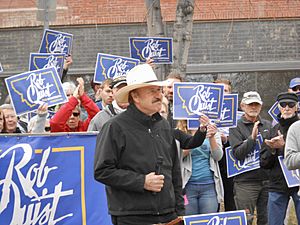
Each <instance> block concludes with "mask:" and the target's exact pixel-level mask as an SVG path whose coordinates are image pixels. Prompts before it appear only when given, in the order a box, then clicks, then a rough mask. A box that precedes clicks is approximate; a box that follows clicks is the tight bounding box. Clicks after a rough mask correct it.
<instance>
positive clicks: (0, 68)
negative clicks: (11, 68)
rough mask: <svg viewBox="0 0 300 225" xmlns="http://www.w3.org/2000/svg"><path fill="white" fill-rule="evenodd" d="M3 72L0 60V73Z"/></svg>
mask: <svg viewBox="0 0 300 225" xmlns="http://www.w3.org/2000/svg"><path fill="white" fill-rule="evenodd" d="M2 72H3V68H2V65H1V62H0V73H2Z"/></svg>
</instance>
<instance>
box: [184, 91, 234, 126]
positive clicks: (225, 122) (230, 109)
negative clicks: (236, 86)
mask: <svg viewBox="0 0 300 225" xmlns="http://www.w3.org/2000/svg"><path fill="white" fill-rule="evenodd" d="M237 110H238V94H225V95H224V101H223V107H222V111H221V117H220V119H219V120H214V121H213V120H212V122H213V123H215V124H216V126H217V127H218V128H230V127H236V125H237V120H238V117H237V112H238V111H237ZM187 126H188V129H189V130H194V129H198V127H199V126H200V121H199V120H188V124H187ZM227 130H228V129H227Z"/></svg>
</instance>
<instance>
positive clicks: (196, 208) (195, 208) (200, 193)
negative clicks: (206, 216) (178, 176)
mask: <svg viewBox="0 0 300 225" xmlns="http://www.w3.org/2000/svg"><path fill="white" fill-rule="evenodd" d="M185 190H186V197H187V199H188V204H187V205H186V206H185V214H186V215H195V214H203V213H215V212H217V211H218V200H217V193H216V190H215V184H214V183H213V184H190V183H187V185H186V186H185Z"/></svg>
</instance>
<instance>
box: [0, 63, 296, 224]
mask: <svg viewBox="0 0 300 225" xmlns="http://www.w3.org/2000/svg"><path fill="white" fill-rule="evenodd" d="M182 81H183V78H182V77H181V76H180V75H178V74H174V73H172V74H170V75H169V76H168V77H167V78H166V80H165V81H158V79H157V77H156V75H155V73H154V71H153V69H152V67H151V64H148V63H146V64H141V65H138V66H136V67H134V68H133V69H132V70H130V71H129V72H128V74H127V76H126V77H118V78H116V79H114V80H111V79H107V80H105V81H104V82H103V83H102V84H96V83H94V82H92V83H91V87H92V88H93V90H94V94H95V95H94V96H93V97H90V96H88V95H87V94H86V92H85V90H84V80H83V79H82V78H78V79H77V84H74V83H72V82H64V83H63V89H64V91H65V93H66V95H67V96H68V102H66V103H65V104H62V105H60V106H57V107H55V108H54V109H53V108H52V109H51V110H50V109H48V106H47V104H42V105H40V106H39V108H38V110H37V112H36V116H34V117H32V118H31V119H30V120H28V118H22V117H18V116H17V115H16V113H15V111H14V109H13V107H12V105H11V104H10V103H9V101H8V102H6V103H5V104H3V105H1V106H0V132H1V133H6V134H7V133H44V132H85V131H97V132H99V133H98V136H97V144H96V150H95V163H94V175H95V179H96V180H97V181H99V182H101V183H103V184H105V186H106V193H107V198H108V208H109V213H110V214H111V217H112V222H113V224H118V225H120V224H122V225H123V224H124V225H125V224H130V225H134V224H166V223H168V222H170V221H172V220H174V219H176V218H177V217H178V216H183V215H195V214H205V213H216V212H219V211H220V210H221V203H224V209H223V210H225V211H233V210H245V211H246V214H247V221H248V224H252V222H253V220H254V218H255V216H256V218H257V224H258V225H266V224H270V225H277V224H278V225H282V224H284V221H285V219H286V216H287V213H286V212H287V209H288V205H289V201H290V199H292V200H293V202H294V204H295V211H296V215H297V219H298V221H300V196H299V193H298V191H299V187H294V188H289V187H288V186H287V183H286V181H285V178H284V175H283V172H282V170H281V167H280V164H279V161H278V156H283V157H284V162H285V163H286V165H287V168H288V169H290V170H294V169H300V141H299V140H300V139H299V137H300V121H299V117H298V96H297V94H296V93H297V92H299V91H300V78H299V77H297V78H294V79H292V80H291V82H290V85H289V89H288V90H287V92H284V93H279V94H278V96H277V99H276V100H277V102H278V107H279V110H280V113H279V114H278V115H277V117H278V123H277V124H276V125H275V126H272V121H268V120H265V119H263V118H261V116H260V112H261V109H262V105H263V100H262V99H261V97H260V95H259V93H257V92H256V91H250V92H246V93H244V94H243V97H242V100H241V103H240V108H241V110H242V111H243V112H244V115H243V116H242V117H241V119H239V120H238V123H237V127H235V128H230V129H229V136H228V135H225V134H224V133H222V132H220V131H219V130H218V128H217V127H216V125H215V124H214V123H213V122H211V121H210V119H209V118H208V117H207V116H206V115H205V114H203V115H201V116H200V117H199V121H200V126H199V128H198V130H188V128H187V121H186V120H178V121H177V120H174V119H173V83H174V82H182ZM214 83H218V84H223V85H224V92H225V93H231V90H232V87H231V82H230V81H228V80H216V81H214ZM83 109H84V111H85V112H86V114H87V115H86V116H85V118H84V119H82V118H83V117H82V116H81V115H82V113H83ZM51 111H54V112H55V113H54V115H53V116H50V114H51ZM26 120H27V121H26ZM258 134H261V135H262V138H263V144H262V146H261V150H260V154H259V159H260V168H259V169H256V170H252V171H248V172H245V173H242V174H239V175H236V176H235V177H234V178H228V177H227V169H226V159H225V148H226V147H228V146H231V148H232V151H233V155H234V156H235V157H236V159H238V160H241V161H242V160H245V158H246V157H247V155H248V154H249V153H250V152H251V151H252V150H253V149H254V148H255V145H256V138H257V135H258ZM255 212H256V214H255ZM298 223H299V222H298Z"/></svg>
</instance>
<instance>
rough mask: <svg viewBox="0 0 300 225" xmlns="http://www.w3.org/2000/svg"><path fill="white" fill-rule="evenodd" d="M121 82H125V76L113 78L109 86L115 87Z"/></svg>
mask: <svg viewBox="0 0 300 225" xmlns="http://www.w3.org/2000/svg"><path fill="white" fill-rule="evenodd" d="M121 84H127V81H126V76H120V77H117V78H114V80H113V82H112V83H111V84H110V88H117V87H118V86H120V85H121Z"/></svg>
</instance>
